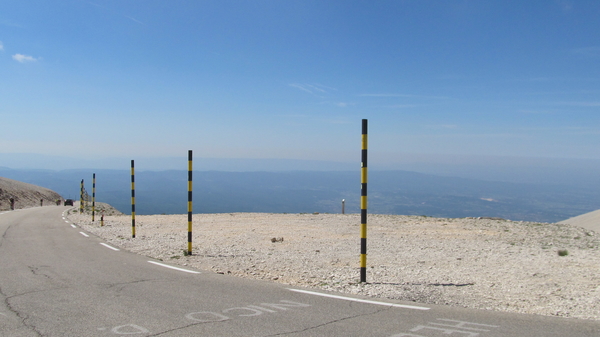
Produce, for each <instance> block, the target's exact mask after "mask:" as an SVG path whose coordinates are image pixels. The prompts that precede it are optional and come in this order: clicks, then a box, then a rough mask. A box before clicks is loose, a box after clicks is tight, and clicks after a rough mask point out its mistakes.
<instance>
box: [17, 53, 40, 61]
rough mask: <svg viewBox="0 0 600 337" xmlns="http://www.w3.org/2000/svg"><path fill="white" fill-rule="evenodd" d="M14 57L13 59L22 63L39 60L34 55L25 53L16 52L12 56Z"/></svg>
mask: <svg viewBox="0 0 600 337" xmlns="http://www.w3.org/2000/svg"><path fill="white" fill-rule="evenodd" d="M12 58H13V60H15V61H17V62H21V63H26V62H36V61H38V60H39V59H37V58H35V57H33V56H29V55H23V54H15V55H13V56H12Z"/></svg>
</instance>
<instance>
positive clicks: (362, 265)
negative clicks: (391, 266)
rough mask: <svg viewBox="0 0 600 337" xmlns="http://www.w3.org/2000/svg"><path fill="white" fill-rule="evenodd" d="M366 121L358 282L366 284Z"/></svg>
mask: <svg viewBox="0 0 600 337" xmlns="http://www.w3.org/2000/svg"><path fill="white" fill-rule="evenodd" d="M367 129H368V127H367V120H366V119H363V120H362V154H361V170H360V282H367V143H368V142H367Z"/></svg>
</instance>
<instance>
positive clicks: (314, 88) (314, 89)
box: [289, 83, 337, 97]
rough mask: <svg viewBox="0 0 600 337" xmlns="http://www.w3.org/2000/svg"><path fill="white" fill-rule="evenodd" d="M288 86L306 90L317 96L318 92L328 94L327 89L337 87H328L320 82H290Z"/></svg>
mask: <svg viewBox="0 0 600 337" xmlns="http://www.w3.org/2000/svg"><path fill="white" fill-rule="evenodd" d="M289 86H290V87H294V88H298V89H300V90H302V91H305V92H308V93H310V94H313V95H316V96H319V94H328V93H329V91H331V90H335V91H337V89H335V88H332V87H328V86H325V85H322V84H308V83H290V84H289ZM319 97H321V96H319Z"/></svg>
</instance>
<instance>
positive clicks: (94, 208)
mask: <svg viewBox="0 0 600 337" xmlns="http://www.w3.org/2000/svg"><path fill="white" fill-rule="evenodd" d="M95 214H96V173H94V174H93V179H92V222H94V217H95Z"/></svg>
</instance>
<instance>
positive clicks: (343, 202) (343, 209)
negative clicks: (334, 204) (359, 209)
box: [342, 199, 346, 214]
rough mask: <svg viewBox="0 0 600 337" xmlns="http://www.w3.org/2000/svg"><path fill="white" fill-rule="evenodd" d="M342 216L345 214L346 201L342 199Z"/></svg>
mask: <svg viewBox="0 0 600 337" xmlns="http://www.w3.org/2000/svg"><path fill="white" fill-rule="evenodd" d="M342 214H346V199H342Z"/></svg>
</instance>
